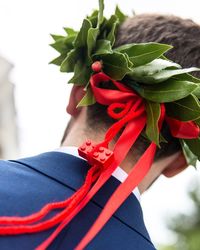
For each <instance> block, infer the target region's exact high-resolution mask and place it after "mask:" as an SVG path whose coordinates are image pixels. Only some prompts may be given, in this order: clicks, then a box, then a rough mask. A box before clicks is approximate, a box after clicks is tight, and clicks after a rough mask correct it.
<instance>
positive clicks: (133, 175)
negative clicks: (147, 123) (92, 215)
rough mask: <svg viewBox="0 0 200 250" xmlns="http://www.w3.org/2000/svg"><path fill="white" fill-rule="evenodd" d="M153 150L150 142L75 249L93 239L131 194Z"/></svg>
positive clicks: (147, 168)
mask: <svg viewBox="0 0 200 250" xmlns="http://www.w3.org/2000/svg"><path fill="white" fill-rule="evenodd" d="M155 152H156V145H155V143H151V145H150V146H149V147H148V149H147V150H146V151H145V153H144V154H143V156H142V157H141V158H140V160H139V161H138V162H137V163H136V165H135V167H134V168H133V169H132V171H131V172H130V174H129V176H128V177H127V178H126V180H125V181H124V182H123V183H122V184H121V185H120V186H119V187H118V188H117V190H116V191H115V192H114V193H113V195H112V196H111V198H110V199H109V201H108V202H107V203H106V206H105V207H104V209H103V210H102V212H101V214H100V215H99V217H98V218H97V220H96V222H95V223H94V224H93V226H92V227H91V228H90V230H89V231H88V233H87V234H86V235H85V237H84V238H83V239H82V241H81V242H80V243H79V244H78V246H77V247H76V248H75V250H82V249H84V248H85V247H86V246H87V245H88V244H89V243H90V242H91V241H92V240H93V238H94V237H95V236H96V235H97V234H98V232H99V231H100V230H101V229H102V228H103V226H104V225H105V224H106V222H107V221H108V220H109V219H110V218H111V216H112V215H113V214H114V213H115V211H116V210H117V209H118V208H119V207H120V206H121V204H122V203H123V202H124V201H125V200H126V199H127V197H128V196H129V195H130V194H131V192H132V190H133V189H134V188H136V187H137V185H138V184H139V183H140V182H141V180H142V179H143V178H144V177H145V176H146V174H147V173H148V171H149V169H150V167H151V165H152V163H153V159H154V155H155Z"/></svg>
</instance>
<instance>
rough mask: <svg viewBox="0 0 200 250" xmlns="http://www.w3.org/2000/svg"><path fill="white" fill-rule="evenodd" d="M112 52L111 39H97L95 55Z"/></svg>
mask: <svg viewBox="0 0 200 250" xmlns="http://www.w3.org/2000/svg"><path fill="white" fill-rule="evenodd" d="M112 53H113V51H112V48H111V44H110V41H108V40H103V39H102V40H98V41H97V44H96V48H95V51H94V53H93V57H95V56H98V55H103V54H112Z"/></svg>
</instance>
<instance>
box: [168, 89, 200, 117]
mask: <svg viewBox="0 0 200 250" xmlns="http://www.w3.org/2000/svg"><path fill="white" fill-rule="evenodd" d="M166 111H167V114H168V116H170V117H173V118H175V119H178V120H181V121H193V120H196V119H199V118H200V103H199V100H198V99H197V98H196V97H195V96H194V95H193V94H190V95H189V96H187V97H185V98H183V99H181V100H177V101H175V102H171V103H168V104H167V105H166Z"/></svg>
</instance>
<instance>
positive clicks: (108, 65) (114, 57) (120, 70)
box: [100, 52, 130, 80]
mask: <svg viewBox="0 0 200 250" xmlns="http://www.w3.org/2000/svg"><path fill="white" fill-rule="evenodd" d="M100 59H101V60H103V66H104V72H105V73H106V74H107V75H109V76H110V77H111V78H113V79H114V80H121V79H123V78H124V76H125V75H126V74H127V73H129V72H130V68H129V67H128V64H129V63H128V61H127V58H126V56H125V55H123V54H121V53H117V52H114V53H113V54H106V55H102V56H101V57H100Z"/></svg>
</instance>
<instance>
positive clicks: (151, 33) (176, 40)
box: [87, 14, 200, 160]
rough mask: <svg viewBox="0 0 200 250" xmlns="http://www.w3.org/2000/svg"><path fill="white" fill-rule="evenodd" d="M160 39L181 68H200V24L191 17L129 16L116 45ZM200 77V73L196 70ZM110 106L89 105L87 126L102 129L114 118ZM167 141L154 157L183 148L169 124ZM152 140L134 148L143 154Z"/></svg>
mask: <svg viewBox="0 0 200 250" xmlns="http://www.w3.org/2000/svg"><path fill="white" fill-rule="evenodd" d="M142 42H159V43H166V44H170V45H172V46H173V47H174V48H173V49H172V50H170V51H169V52H168V53H167V54H166V55H167V57H168V58H169V59H171V60H173V61H174V62H176V63H179V64H181V66H182V67H191V66H196V67H200V54H198V53H200V26H199V25H198V24H196V23H194V22H193V21H192V20H189V19H182V18H179V17H176V16H172V15H169V16H168V15H153V14H142V15H136V16H134V17H131V18H127V19H126V20H125V22H124V23H123V24H122V25H121V26H120V27H119V30H118V33H117V38H116V42H115V47H118V46H120V45H123V44H129V43H142ZM194 75H195V76H199V77H200V73H199V72H198V73H194ZM106 109H107V107H105V106H102V105H100V104H98V103H96V104H94V105H92V106H90V107H88V111H87V116H88V119H87V121H88V126H89V127H91V128H92V127H95V129H98V128H99V129H101V128H102V126H104V127H108V126H110V125H111V124H112V123H114V122H115V121H114V120H113V119H111V118H110V117H109V116H108V115H107V112H106ZM161 133H162V135H163V136H164V138H165V139H166V140H167V141H168V143H161V148H159V149H158V150H157V152H156V156H155V160H158V159H161V158H163V157H166V156H169V155H172V154H174V153H176V152H178V151H180V150H181V146H180V142H179V140H178V139H176V138H174V137H172V135H171V133H170V131H169V128H168V126H167V125H166V123H164V124H163V128H162V130H161ZM148 145H149V142H148V141H147V140H146V139H145V138H144V137H142V136H140V137H139V138H138V140H137V141H136V143H135V145H134V148H133V149H134V151H135V152H136V153H138V154H139V155H141V154H142V153H143V152H144V151H145V149H146V148H147V146H148Z"/></svg>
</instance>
